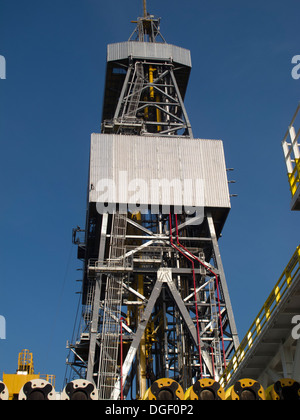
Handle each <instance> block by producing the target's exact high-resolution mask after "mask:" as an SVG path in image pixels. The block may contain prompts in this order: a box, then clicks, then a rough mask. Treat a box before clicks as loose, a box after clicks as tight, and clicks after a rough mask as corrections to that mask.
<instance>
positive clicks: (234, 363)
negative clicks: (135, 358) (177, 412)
mask: <svg viewBox="0 0 300 420" xmlns="http://www.w3.org/2000/svg"><path fill="white" fill-rule="evenodd" d="M299 173H300V172H299ZM299 274H300V245H299V246H298V247H297V249H296V252H295V253H294V255H293V257H292V258H291V260H290V262H289V263H288V265H287V266H286V268H285V270H284V272H283V273H282V275H281V277H280V278H279V280H278V282H277V283H276V285H275V287H274V289H273V290H272V292H271V294H270V295H269V297H268V299H267V300H266V302H265V304H264V305H263V307H262V309H261V310H260V312H259V314H258V315H257V317H256V318H255V320H254V322H253V324H252V325H251V327H250V328H249V330H248V332H247V333H246V335H245V338H244V339H243V340H242V342H241V344H240V346H239V347H238V349H237V350H236V352H235V354H234V356H233V357H232V359H231V361H230V362H229V364H228V366H227V368H226V370H225V372H224V373H223V375H222V377H221V379H220V383H221V385H222V386H223V387H225V386H226V385H227V384H228V383H229V381H230V379H231V377H232V376H233V374H234V373H235V372H236V371H237V369H238V367H239V366H240V364H241V363H242V361H243V359H244V358H245V356H246V354H247V352H248V351H249V350H250V348H251V347H252V346H253V345H254V344H255V341H256V340H257V338H258V337H259V335H260V334H261V333H262V331H263V330H264V327H265V326H266V325H267V324H268V322H269V321H270V318H271V316H272V314H273V312H274V310H275V309H276V307H277V306H278V305H279V303H280V302H281V301H282V299H283V298H284V296H285V294H286V292H287V291H288V290H289V288H290V286H291V285H292V284H293V281H294V280H295V278H296V277H297V276H298V275H299Z"/></svg>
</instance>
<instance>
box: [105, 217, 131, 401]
mask: <svg viewBox="0 0 300 420" xmlns="http://www.w3.org/2000/svg"><path fill="white" fill-rule="evenodd" d="M126 227H127V218H126V215H122V214H120V213H119V212H116V213H115V214H114V215H113V219H112V230H111V238H110V249H109V258H108V261H107V264H108V266H109V267H122V266H124V263H125V261H124V255H125V251H126V249H125V238H126ZM122 284H123V282H122V274H121V273H120V274H109V275H108V276H107V280H106V290H105V300H104V308H103V320H102V331H101V347H100V359H99V374H98V389H99V399H101V400H109V399H110V396H111V392H112V391H113V389H114V385H115V382H116V380H117V365H118V349H119V336H120V316H121V306H122V287H123V286H122Z"/></svg>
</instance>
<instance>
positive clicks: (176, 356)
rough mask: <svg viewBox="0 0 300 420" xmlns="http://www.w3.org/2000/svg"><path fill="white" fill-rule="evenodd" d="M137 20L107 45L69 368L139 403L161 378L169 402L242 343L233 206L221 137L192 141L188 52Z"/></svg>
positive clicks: (78, 239)
mask: <svg viewBox="0 0 300 420" xmlns="http://www.w3.org/2000/svg"><path fill="white" fill-rule="evenodd" d="M144 4H145V2H144ZM135 23H136V29H135V31H134V32H133V34H132V35H131V37H130V39H129V40H128V41H127V42H122V43H116V44H110V45H108V49H107V67H106V81H105V93H104V103H103V115H102V125H101V133H94V134H92V136H91V149H90V168H89V188H88V190H89V193H88V208H87V218H86V228H85V230H84V231H82V230H81V229H75V230H74V232H73V238H74V243H76V244H77V245H78V257H79V258H80V259H81V260H82V261H83V263H84V278H83V288H82V316H81V323H80V331H79V334H78V340H77V341H76V342H75V343H74V344H69V348H70V350H71V352H72V355H73V358H72V359H69V361H68V364H69V365H71V367H72V369H73V370H74V371H75V372H76V374H77V375H78V376H80V377H81V378H82V379H86V380H88V381H90V382H93V383H94V384H95V385H96V387H97V389H98V391H99V398H100V399H114V400H116V399H119V398H124V397H125V398H126V396H127V398H129V397H130V395H131V396H132V398H138V399H142V398H143V396H144V395H145V394H146V391H147V389H148V388H149V387H150V386H151V385H153V384H154V385H155V384H156V382H155V381H157V380H158V379H161V378H169V379H170V380H169V381H166V384H167V383H169V384H171V385H170V386H169V388H168V387H167V388H168V389H167V388H166V387H164V391H163V395H164V398H168V396H169V397H170V395H171V394H172V387H173V389H174V390H175V389H176V387H177V386H180V389H181V387H182V388H183V389H185V390H186V389H188V388H189V387H190V386H191V385H192V384H193V383H195V381H196V380H200V379H202V378H203V379H204V378H213V379H215V380H218V379H219V378H220V376H221V375H222V373H223V371H224V369H225V368H226V364H227V362H228V360H229V359H230V357H231V355H232V354H233V353H234V351H235V350H236V348H237V347H238V345H239V343H238V336H237V331H236V326H235V321H234V316H233V312H232V307H231V303H230V298H229V293H228V289H227V283H226V279H225V274H224V270H223V265H222V260H221V256H220V251H219V246H218V238H219V237H220V235H221V232H222V228H223V226H224V223H225V221H226V218H227V216H228V213H229V210H230V195H229V190H228V180H227V172H226V166H225V158H224V151H223V143H222V141H221V140H207V139H197V138H194V137H193V133H192V129H191V125H190V122H189V119H188V115H187V112H186V109H185V106H184V97H185V93H186V89H187V85H188V80H189V75H190V71H191V56H190V51H189V50H187V49H184V48H180V47H177V46H174V45H171V44H168V43H167V42H166V41H165V39H164V38H163V36H162V35H161V33H160V20H159V19H157V18H155V17H154V16H152V15H149V14H147V12H146V10H145V13H144V16H143V17H142V18H138V20H137V21H136V22H135ZM82 235H84V239H83V238H82ZM176 383H177V385H176ZM178 384H179V385H178ZM153 389H154V391H153ZM178 389H179V388H178ZM152 391H153V392H154V393H155V392H156V394H155V395H157V399H159V398H160V397H159V388H156V391H155V386H153V387H152ZM152 391H151V392H152ZM174 392H178V391H174ZM148 394H149V390H148ZM148 394H147V395H148ZM170 398H171V397H170Z"/></svg>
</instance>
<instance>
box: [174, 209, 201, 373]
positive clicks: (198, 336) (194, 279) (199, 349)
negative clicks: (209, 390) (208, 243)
mask: <svg viewBox="0 0 300 420" xmlns="http://www.w3.org/2000/svg"><path fill="white" fill-rule="evenodd" d="M169 224H170V239H171V245H172V247H173V248H175V249H176V250H177V251H178V252H180V253H181V254H182V255H183V256H184V257H185V258H187V259H188V260H189V261H190V262H191V263H192V266H193V282H194V291H195V310H196V322H197V339H198V353H199V363H200V374H201V379H202V378H203V368H202V354H201V344H200V329H199V315H198V304H197V292H196V277H195V264H194V261H193V260H191V259H190V258H189V257H188V256H187V255H185V253H184V252H182V251H181V250H180V249H179V248H178V247H177V246H176V245H174V243H173V238H172V220H171V214H169Z"/></svg>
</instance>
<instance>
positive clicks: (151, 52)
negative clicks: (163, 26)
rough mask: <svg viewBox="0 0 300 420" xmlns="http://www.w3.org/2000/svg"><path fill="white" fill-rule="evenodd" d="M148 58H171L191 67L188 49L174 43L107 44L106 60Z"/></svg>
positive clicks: (130, 42) (129, 42)
mask: <svg viewBox="0 0 300 420" xmlns="http://www.w3.org/2000/svg"><path fill="white" fill-rule="evenodd" d="M130 56H132V57H134V58H148V59H161V60H170V59H172V60H173V61H175V62H176V63H180V64H184V65H185V66H188V67H191V66H192V61H191V53H190V51H189V50H187V49H185V48H181V47H177V46H176V45H171V44H163V43H156V42H134V41H128V42H119V43H115V44H109V45H108V46H107V61H117V60H124V59H127V58H128V57H130Z"/></svg>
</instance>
